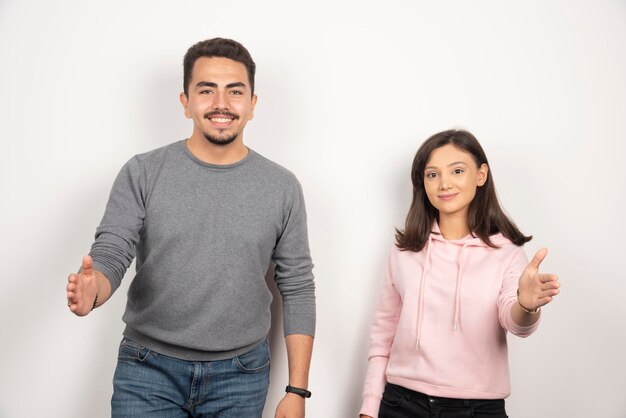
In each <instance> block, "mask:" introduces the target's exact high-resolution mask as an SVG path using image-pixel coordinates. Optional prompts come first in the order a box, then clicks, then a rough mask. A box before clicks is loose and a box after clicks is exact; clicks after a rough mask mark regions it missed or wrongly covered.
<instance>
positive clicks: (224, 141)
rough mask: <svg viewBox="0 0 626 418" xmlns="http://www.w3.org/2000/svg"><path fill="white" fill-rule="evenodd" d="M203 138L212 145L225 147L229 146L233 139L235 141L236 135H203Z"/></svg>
mask: <svg viewBox="0 0 626 418" xmlns="http://www.w3.org/2000/svg"><path fill="white" fill-rule="evenodd" d="M204 138H205V139H206V140H207V141H209V142H210V143H211V144H213V145H217V146H222V147H225V146H226V145H229V144H231V143H232V142H233V141H234V140H235V139H237V135H231V136H215V135H210V134H207V133H205V134H204Z"/></svg>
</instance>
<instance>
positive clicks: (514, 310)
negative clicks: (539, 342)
mask: <svg viewBox="0 0 626 418" xmlns="http://www.w3.org/2000/svg"><path fill="white" fill-rule="evenodd" d="M546 254H548V250H547V249H546V248H542V249H540V250H539V251H537V253H536V254H535V256H534V257H533V259H532V260H531V261H530V263H529V264H528V266H526V268H525V269H524V271H523V272H522V275H521V276H520V278H519V282H518V294H517V302H516V303H515V304H513V306H512V307H511V318H512V319H513V321H514V322H515V323H516V324H518V325H520V326H522V327H527V326H530V325H533V324H534V323H536V322H537V321H538V320H539V315H537V313H538V310H539V308H541V307H542V306H543V305H546V304H548V303H550V302H551V301H552V299H553V298H554V297H555V296H556V295H558V294H559V287H561V284H560V283H559V278H558V276H557V275H556V274H549V273H539V266H540V265H541V262H542V261H543V259H544V258H545V257H546Z"/></svg>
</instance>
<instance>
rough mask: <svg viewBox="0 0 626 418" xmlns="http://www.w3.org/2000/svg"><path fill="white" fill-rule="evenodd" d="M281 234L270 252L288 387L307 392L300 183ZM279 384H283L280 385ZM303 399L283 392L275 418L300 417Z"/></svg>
mask: <svg viewBox="0 0 626 418" xmlns="http://www.w3.org/2000/svg"><path fill="white" fill-rule="evenodd" d="M291 186H292V189H291V194H290V198H289V199H288V201H289V203H288V205H287V207H285V212H284V224H283V233H282V234H281V237H280V238H279V240H278V242H277V244H276V247H275V249H274V254H273V261H274V263H275V264H276V269H275V280H276V285H277V287H278V290H279V292H280V294H281V296H282V300H283V327H284V335H285V343H286V345H287V357H288V362H289V382H284V383H288V384H289V386H292V387H294V388H299V389H303V390H308V383H309V367H310V363H311V353H312V351H313V337H314V336H315V282H314V278H313V272H312V270H313V262H312V260H311V256H310V251H309V242H308V241H309V240H308V234H307V225H306V209H305V206H304V196H303V193H302V188H301V187H300V184H299V183H298V182H297V180H295V178H294V182H293V183H292V184H291ZM284 383H283V384H284ZM304 403H305V398H304V397H302V396H300V395H299V394H297V393H286V394H285V397H284V398H283V399H282V400H281V401H280V403H279V404H278V407H277V408H276V415H275V416H276V418H304Z"/></svg>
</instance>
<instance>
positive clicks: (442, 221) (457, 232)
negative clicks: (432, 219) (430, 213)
mask: <svg viewBox="0 0 626 418" xmlns="http://www.w3.org/2000/svg"><path fill="white" fill-rule="evenodd" d="M439 230H440V231H441V235H443V237H444V238H445V239H447V240H454V239H461V238H463V237H465V236H467V235H468V234H469V233H470V232H471V231H470V229H469V225H468V222H467V216H440V217H439Z"/></svg>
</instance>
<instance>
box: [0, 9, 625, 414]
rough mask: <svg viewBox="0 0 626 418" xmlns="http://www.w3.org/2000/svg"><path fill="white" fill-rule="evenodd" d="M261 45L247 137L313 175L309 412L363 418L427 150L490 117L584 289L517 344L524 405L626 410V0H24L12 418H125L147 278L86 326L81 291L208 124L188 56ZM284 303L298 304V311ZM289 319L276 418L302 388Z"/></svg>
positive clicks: (13, 115) (515, 200) (538, 220)
mask: <svg viewBox="0 0 626 418" xmlns="http://www.w3.org/2000/svg"><path fill="white" fill-rule="evenodd" d="M214 36H224V37H230V38H233V39H236V40H238V41H240V42H242V43H243V44H244V45H245V46H246V47H247V48H248V49H249V50H250V52H251V53H252V56H253V58H254V59H255V61H256V63H257V67H258V73H257V91H258V95H259V102H258V106H257V111H256V115H255V119H254V120H253V121H252V122H251V123H250V124H249V125H248V128H247V130H246V134H245V139H246V142H247V144H248V145H249V146H250V147H252V148H253V149H255V150H256V151H257V152H259V153H261V154H263V155H265V156H267V157H269V158H270V159H273V160H274V161H276V162H278V163H280V164H282V165H284V166H285V167H287V168H289V169H290V170H292V171H293V172H295V173H296V175H297V176H298V177H299V179H300V181H301V182H302V184H303V187H304V191H305V196H306V199H307V207H308V213H309V229H310V241H311V249H312V254H313V257H314V262H315V264H316V268H315V273H316V280H317V289H318V332H317V337H316V344H315V352H314V359H313V364H312V371H311V380H310V388H311V390H312V391H313V397H312V398H311V399H310V400H308V401H307V410H308V417H312V418H322V417H323V418H334V417H355V416H356V414H357V412H358V408H359V405H360V393H361V387H362V381H363V377H364V373H365V369H366V363H367V344H368V330H369V326H370V323H371V320H372V316H373V304H374V302H375V300H376V294H377V292H378V287H379V284H380V282H381V279H382V273H383V271H384V261H385V258H386V254H387V251H388V249H389V247H390V245H391V243H392V241H393V235H394V230H393V228H394V227H395V226H402V225H403V222H404V216H405V214H406V211H407V209H408V205H409V202H410V194H411V186H410V180H409V171H410V164H411V161H412V159H413V155H414V153H415V151H416V150H417V148H418V146H419V144H420V143H421V142H422V141H423V140H424V139H425V138H426V137H428V136H430V135H431V134H433V133H435V132H437V131H440V130H443V129H448V128H451V127H464V128H467V129H469V130H471V131H472V132H473V133H474V134H475V135H476V136H477V137H478V138H479V140H480V141H481V143H482V144H483V146H484V148H485V150H486V152H487V155H488V157H489V159H490V161H491V167H492V173H493V174H494V178H495V181H496V185H497V187H498V191H499V195H500V198H501V200H502V203H503V205H504V207H505V208H506V209H507V211H508V213H509V214H511V216H512V217H513V218H514V219H515V221H516V222H517V224H518V225H519V226H520V228H521V229H522V231H523V232H525V233H527V234H533V235H534V237H535V238H534V239H533V240H532V241H531V242H530V243H529V244H527V246H526V252H527V254H528V255H529V256H531V255H532V254H533V253H534V252H535V251H536V250H537V249H538V248H540V247H541V246H546V247H548V248H549V250H550V253H549V255H548V257H547V259H546V260H545V262H544V271H546V272H554V273H558V274H559V276H560V279H561V282H562V285H563V288H562V294H561V295H560V296H559V297H558V299H557V300H556V301H555V302H554V303H553V304H551V305H549V306H548V307H546V308H545V309H544V317H543V322H542V324H541V327H540V329H539V331H538V332H537V333H536V334H534V335H533V336H532V337H530V338H528V339H526V340H520V339H517V338H515V337H511V338H509V341H510V352H511V355H510V363H511V369H512V386H513V394H512V396H511V397H510V398H509V399H508V400H507V405H508V412H509V415H510V416H512V417H517V418H522V417H524V418H526V417H533V418H542V417H568V418H571V417H581V418H582V417H602V418H623V417H625V416H626V398H625V397H624V387H625V384H624V376H625V375H626V364H625V361H624V355H625V353H626V341H625V335H626V325H625V324H624V322H625V319H626V303H624V298H625V296H624V295H625V294H626V284H625V282H624V279H625V274H624V267H623V264H624V260H625V258H626V257H625V256H626V253H625V251H624V247H623V241H624V234H625V232H626V228H625V222H624V203H625V199H624V192H625V191H626V188H625V183H624V180H625V177H626V171H625V166H626V153H625V151H626V147H625V145H624V131H625V129H624V120H625V119H626V83H625V81H624V78H625V75H626V2H624V1H617V0H615V1H609V0H600V1H591V0H589V1H538V0H532V1H523V2H522V1H517V2H513V1H476V2H460V1H459V2H447V1H446V2H418V1H388V2H380V1H378V2H373V1H372V2H363V1H327V0H320V1H317V2H306V3H305V2H295V1H284V2H278V1H264V2H255V1H221V2H211V1H206V0H205V1H186V2H176V4H175V2H166V1H158V0H151V1H147V0H142V1H108V2H104V1H94V0H62V1H54V2H44V1H34V0H19V1H17V0H0V59H1V60H2V61H1V63H2V65H1V67H0V68H1V69H0V141H2V142H1V147H0V199H1V203H0V233H1V236H2V239H1V241H0V257H1V264H0V269H1V277H2V280H1V281H0V335H1V342H0V417H10V418H13V417H62V418H84V417H95V418H99V417H106V416H109V414H110V409H109V401H110V395H111V392H112V386H111V379H112V375H113V370H114V367H115V362H116V353H117V346H118V343H119V340H120V338H121V331H122V329H123V323H122V321H121V314H122V312H123V309H124V305H125V293H126V288H127V286H128V283H129V282H130V280H131V279H132V274H130V273H129V274H128V275H127V276H126V280H125V284H124V285H123V287H122V288H121V289H120V291H118V292H117V293H116V294H115V295H114V297H113V298H112V299H111V300H110V301H109V303H107V304H106V305H105V306H104V307H102V308H101V309H98V310H97V311H95V312H94V313H93V314H92V315H90V316H88V317H86V318H82V319H81V318H76V317H74V316H73V315H72V314H70V312H69V311H68V309H67V307H66V305H65V290H64V289H65V282H66V276H67V274H68V273H69V272H71V271H74V270H75V269H76V268H77V267H78V266H79V263H80V259H81V256H82V255H83V254H85V253H86V252H87V251H88V249H89V246H90V244H91V241H92V238H93V233H94V231H95V227H96V226H97V224H98V223H99V221H100V218H101V216H102V213H103V210H104V206H105V203H106V200H107V197H108V193H109V189H110V187H111V184H112V182H113V179H114V178H115V176H116V174H117V172H118V170H119V168H120V167H121V166H122V164H123V163H124V162H125V161H126V160H128V159H129V158H130V157H131V156H132V155H134V154H136V153H140V152H144V151H147V150H150V149H153V148H157V147H160V146H162V145H165V144H167V143H170V142H173V141H175V140H179V139H182V138H185V137H187V136H188V135H189V134H190V133H191V123H190V122H189V121H188V120H187V119H185V118H184V117H183V111H182V108H181V107H180V105H179V102H178V93H179V92H180V90H181V89H182V86H181V85H182V57H183V54H184V53H185V51H186V50H187V48H188V47H189V46H191V45H192V44H193V43H195V42H196V41H199V40H202V39H206V38H210V37H214ZM275 309H277V306H275ZM275 322H276V323H275V324H274V330H273V332H272V337H273V340H272V350H273V365H272V375H271V379H272V387H271V389H270V394H269V397H268V402H267V406H266V413H265V415H264V416H265V417H272V416H273V411H274V408H275V405H276V404H277V402H278V400H279V399H280V398H281V396H282V391H283V388H284V386H285V384H286V383H287V369H286V357H285V353H284V345H283V343H282V335H281V330H280V323H279V321H275Z"/></svg>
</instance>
